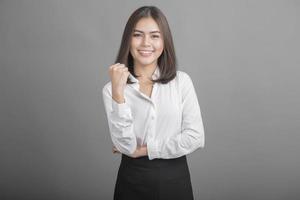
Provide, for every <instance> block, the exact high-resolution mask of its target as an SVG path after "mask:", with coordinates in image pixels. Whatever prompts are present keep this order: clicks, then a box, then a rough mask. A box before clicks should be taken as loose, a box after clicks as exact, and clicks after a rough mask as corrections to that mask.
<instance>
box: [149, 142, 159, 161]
mask: <svg viewBox="0 0 300 200" xmlns="http://www.w3.org/2000/svg"><path fill="white" fill-rule="evenodd" d="M147 151H148V157H149V160H153V159H155V158H159V157H160V152H159V150H158V144H157V142H155V141H154V140H153V139H150V140H148V142H147Z"/></svg>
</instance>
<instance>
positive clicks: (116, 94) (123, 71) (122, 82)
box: [109, 63, 130, 103]
mask: <svg viewBox="0 0 300 200" xmlns="http://www.w3.org/2000/svg"><path fill="white" fill-rule="evenodd" d="M129 74H130V72H129V71H128V67H126V66H125V65H124V64H120V63H116V64H114V65H111V66H110V67H109V76H110V79H111V83H112V85H111V87H112V98H113V99H114V100H115V101H116V102H118V103H124V102H125V100H124V89H125V87H126V83H127V78H128V76H129Z"/></svg>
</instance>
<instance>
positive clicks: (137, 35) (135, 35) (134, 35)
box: [133, 33, 141, 37]
mask: <svg viewBox="0 0 300 200" xmlns="http://www.w3.org/2000/svg"><path fill="white" fill-rule="evenodd" d="M139 36H141V34H139V33H135V34H133V37H139Z"/></svg>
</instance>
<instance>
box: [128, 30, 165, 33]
mask: <svg viewBox="0 0 300 200" xmlns="http://www.w3.org/2000/svg"><path fill="white" fill-rule="evenodd" d="M133 32H140V33H144V32H143V31H140V30H137V29H134V30H133ZM149 33H160V31H150V32H149Z"/></svg>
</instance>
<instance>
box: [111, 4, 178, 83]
mask: <svg viewBox="0 0 300 200" xmlns="http://www.w3.org/2000/svg"><path fill="white" fill-rule="evenodd" d="M145 17H152V18H153V19H154V20H155V21H156V23H157V24H158V27H159V29H160V30H161V32H162V36H163V40H164V49H163V52H162V54H161V55H160V57H159V58H158V63H157V65H158V67H159V70H160V77H159V78H158V79H157V80H152V81H153V82H159V83H162V84H165V83H168V82H169V81H171V80H172V79H174V78H175V77H176V71H177V59H176V55H175V48H174V44H173V39H172V34H171V30H170V27H169V24H168V21H167V18H166V17H165V15H164V14H163V13H162V11H161V10H159V9H158V8H157V7H155V6H142V7H140V8H138V9H137V10H135V11H134V12H133V13H132V14H131V16H130V17H129V19H128V21H127V23H126V26H125V29H124V32H123V36H122V41H121V45H120V48H119V52H118V56H117V58H116V60H115V63H122V64H124V65H125V66H127V67H128V70H129V72H130V73H131V74H132V75H133V76H134V77H138V76H137V75H135V74H134V70H133V57H132V55H131V53H130V43H131V38H132V34H133V29H134V27H135V25H136V24H137V22H138V21H139V20H140V19H141V18H145ZM127 83H128V84H131V83H132V82H131V81H130V79H129V78H128V79H127Z"/></svg>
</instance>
